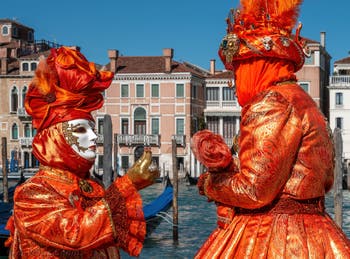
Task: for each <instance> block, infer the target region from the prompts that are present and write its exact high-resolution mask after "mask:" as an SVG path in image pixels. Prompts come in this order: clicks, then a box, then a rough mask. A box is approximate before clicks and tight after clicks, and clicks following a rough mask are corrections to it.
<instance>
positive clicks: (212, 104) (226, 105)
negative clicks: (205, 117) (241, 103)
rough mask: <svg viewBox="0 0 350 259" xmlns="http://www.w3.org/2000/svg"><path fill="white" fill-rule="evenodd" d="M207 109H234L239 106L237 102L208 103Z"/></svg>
mask: <svg viewBox="0 0 350 259" xmlns="http://www.w3.org/2000/svg"><path fill="white" fill-rule="evenodd" d="M206 103H207V107H234V106H237V101H236V100H233V101H207V102H206Z"/></svg>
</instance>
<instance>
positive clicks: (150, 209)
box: [143, 177, 173, 236]
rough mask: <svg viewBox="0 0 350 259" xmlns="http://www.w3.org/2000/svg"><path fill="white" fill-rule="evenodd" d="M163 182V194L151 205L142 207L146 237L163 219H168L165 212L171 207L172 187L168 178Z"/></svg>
mask: <svg viewBox="0 0 350 259" xmlns="http://www.w3.org/2000/svg"><path fill="white" fill-rule="evenodd" d="M165 181H166V182H165V188H164V190H163V192H162V193H161V194H160V195H159V196H158V197H157V198H156V199H154V200H153V201H152V202H151V203H149V204H147V205H145V206H144V207H143V213H144V216H145V220H146V233H147V236H149V235H150V234H151V233H152V232H153V231H154V229H155V228H156V227H157V226H158V225H159V224H160V223H161V222H162V220H163V219H165V220H168V218H169V216H168V215H167V214H166V212H167V211H168V210H169V208H170V207H171V206H172V202H173V185H172V184H171V182H170V179H169V177H167V178H166V180H165Z"/></svg>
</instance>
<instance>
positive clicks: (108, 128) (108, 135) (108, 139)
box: [102, 114, 113, 189]
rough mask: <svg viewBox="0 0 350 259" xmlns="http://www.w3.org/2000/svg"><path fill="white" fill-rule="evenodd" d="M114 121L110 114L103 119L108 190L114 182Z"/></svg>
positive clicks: (105, 183) (105, 172) (105, 171)
mask: <svg viewBox="0 0 350 259" xmlns="http://www.w3.org/2000/svg"><path fill="white" fill-rule="evenodd" d="M112 141H113V139H112V120H111V116H110V115H109V114H106V115H105V116H104V118H103V175H102V179H103V185H104V186H105V188H106V189H107V188H108V187H109V186H110V185H111V184H112V182H113V169H112V146H113V143H112Z"/></svg>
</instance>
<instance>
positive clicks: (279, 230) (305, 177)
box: [192, 0, 350, 258]
mask: <svg viewBox="0 0 350 259" xmlns="http://www.w3.org/2000/svg"><path fill="white" fill-rule="evenodd" d="M300 4H301V1H300V0H299V1H290V0H285V1H283V0H279V1H277V0H270V1H262V0H260V1H249V0H241V7H240V8H239V9H238V10H236V11H232V12H231V14H230V17H229V19H228V20H227V22H228V28H227V35H226V36H225V37H224V39H223V41H222V43H221V46H220V49H219V55H220V57H221V59H222V61H223V63H224V64H225V67H226V68H227V69H229V70H232V71H233V74H234V79H235V85H236V94H237V98H238V101H239V103H240V105H241V106H242V112H241V123H240V136H239V140H238V146H239V151H238V157H236V158H234V159H233V158H232V156H231V154H230V150H229V148H228V147H227V146H226V145H225V144H224V141H223V139H222V138H221V137H220V136H218V135H215V134H213V133H212V132H210V131H208V130H205V131H202V132H198V133H197V134H195V135H194V137H193V139H192V150H193V152H194V154H195V156H196V157H197V159H198V160H199V161H201V162H202V163H203V164H204V165H205V166H206V167H207V168H208V171H209V172H208V173H206V174H203V175H202V176H201V177H200V179H199V189H200V193H201V194H203V195H205V196H207V197H208V199H209V200H211V201H215V202H216V203H217V205H218V206H217V211H218V227H217V228H216V229H215V230H214V231H213V232H212V234H211V235H210V236H209V238H208V239H207V241H206V242H205V243H204V244H203V246H202V247H201V248H200V249H199V251H198V252H197V254H196V256H195V257H196V258H350V242H349V240H348V239H347V237H346V236H345V235H344V233H343V232H342V231H341V229H340V228H338V227H337V226H336V224H335V223H334V222H333V220H332V219H331V217H330V216H329V215H328V214H327V213H326V212H325V207H324V200H325V193H327V192H328V191H329V190H330V188H331V187H332V184H333V170H334V151H333V144H332V137H331V133H330V131H329V128H328V125H327V122H326V120H325V118H324V116H323V115H322V114H321V112H320V111H319V109H318V108H317V106H316V104H315V102H314V101H313V100H312V99H311V98H310V96H309V95H308V94H307V93H306V92H305V91H304V90H303V89H302V88H301V87H300V86H299V85H298V84H297V79H296V76H295V72H296V71H298V70H299V69H300V68H301V67H302V66H303V64H304V52H303V47H302V42H301V39H300V37H299V31H300V27H299V28H298V29H297V31H296V35H295V36H293V35H292V29H293V27H294V25H295V22H296V19H297V16H298V12H299V6H300Z"/></svg>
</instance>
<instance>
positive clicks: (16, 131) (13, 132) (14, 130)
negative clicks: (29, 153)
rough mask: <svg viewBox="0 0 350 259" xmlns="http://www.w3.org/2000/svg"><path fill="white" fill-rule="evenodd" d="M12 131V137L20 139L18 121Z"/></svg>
mask: <svg viewBox="0 0 350 259" xmlns="http://www.w3.org/2000/svg"><path fill="white" fill-rule="evenodd" d="M11 133H12V139H18V126H17V124H16V123H14V124H13V125H12V130H11Z"/></svg>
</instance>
